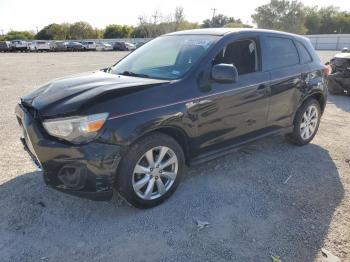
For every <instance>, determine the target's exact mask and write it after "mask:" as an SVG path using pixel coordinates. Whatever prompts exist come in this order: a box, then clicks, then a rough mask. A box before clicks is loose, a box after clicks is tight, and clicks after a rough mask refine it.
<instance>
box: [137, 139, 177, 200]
mask: <svg viewBox="0 0 350 262" xmlns="http://www.w3.org/2000/svg"><path fill="white" fill-rule="evenodd" d="M178 166H179V163H178V159H177V156H176V154H175V153H174V151H173V150H172V149H170V148H169V147H166V146H159V147H154V148H152V149H150V150H148V151H147V152H146V153H145V154H144V155H143V156H142V157H141V158H140V159H139V160H138V162H137V164H136V166H135V168H134V172H133V176H132V185H133V188H134V191H135V193H136V194H137V195H138V196H139V197H140V198H142V199H145V200H153V199H157V198H159V197H161V196H162V195H164V194H165V193H166V192H168V191H169V189H170V188H171V187H172V185H173V184H174V182H175V179H176V176H177V172H178Z"/></svg>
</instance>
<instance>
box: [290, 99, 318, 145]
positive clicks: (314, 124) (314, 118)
mask: <svg viewBox="0 0 350 262" xmlns="http://www.w3.org/2000/svg"><path fill="white" fill-rule="evenodd" d="M321 114H322V113H321V107H320V104H319V102H318V101H317V100H316V99H313V98H310V99H308V100H306V101H305V102H304V103H303V104H302V105H301V107H300V108H299V109H298V111H297V112H296V114H295V117H294V129H293V132H292V133H290V134H287V136H286V137H287V139H288V140H289V141H290V142H291V143H293V144H295V145H298V146H303V145H306V144H308V143H310V141H311V140H312V139H313V138H314V137H315V135H316V133H317V130H318V127H319V125H320V120H321Z"/></svg>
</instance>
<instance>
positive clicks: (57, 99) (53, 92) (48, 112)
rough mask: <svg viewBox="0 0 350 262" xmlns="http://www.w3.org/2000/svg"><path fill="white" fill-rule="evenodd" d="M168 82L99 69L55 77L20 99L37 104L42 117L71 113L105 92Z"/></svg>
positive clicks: (126, 91) (123, 91) (118, 91)
mask: <svg viewBox="0 0 350 262" xmlns="http://www.w3.org/2000/svg"><path fill="white" fill-rule="evenodd" d="M168 82H169V81H165V80H157V79H149V78H140V77H130V76H121V75H115V74H110V73H105V72H102V71H96V72H89V73H83V74H79V75H73V76H71V77H67V78H62V79H56V80H53V81H51V82H49V83H47V84H45V85H43V86H41V87H40V88H38V89H37V90H35V91H33V92H31V93H29V94H28V95H26V96H25V97H23V98H22V99H21V101H22V103H23V104H26V105H28V106H31V107H34V108H35V109H36V110H38V111H39V114H40V115H42V116H54V115H59V114H67V113H68V114H70V113H73V112H76V111H77V110H79V108H81V107H82V106H83V105H85V104H86V103H89V102H90V101H91V100H93V99H96V98H97V97H100V96H102V95H105V94H110V93H113V95H121V94H125V93H130V92H135V91H137V90H140V89H144V88H147V87H151V86H155V85H160V84H164V83H168Z"/></svg>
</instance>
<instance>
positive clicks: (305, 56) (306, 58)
mask: <svg viewBox="0 0 350 262" xmlns="http://www.w3.org/2000/svg"><path fill="white" fill-rule="evenodd" d="M295 43H296V45H297V47H298V50H299V55H300V63H301V64H306V63H309V62H311V61H312V58H311V55H310V53H309V51H307V49H306V47H305V46H304V45H303V44H302V43H301V42H299V41H296V42H295Z"/></svg>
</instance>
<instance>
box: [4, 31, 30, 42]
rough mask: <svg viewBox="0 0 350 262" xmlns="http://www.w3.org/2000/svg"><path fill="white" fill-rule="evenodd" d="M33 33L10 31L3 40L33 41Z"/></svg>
mask: <svg viewBox="0 0 350 262" xmlns="http://www.w3.org/2000/svg"><path fill="white" fill-rule="evenodd" d="M34 36H35V35H34V32H31V31H13V30H11V31H10V32H8V33H7V34H6V35H5V36H4V38H5V40H9V41H11V40H15V39H18V40H33V39H34Z"/></svg>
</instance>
